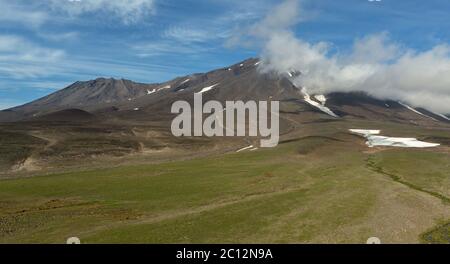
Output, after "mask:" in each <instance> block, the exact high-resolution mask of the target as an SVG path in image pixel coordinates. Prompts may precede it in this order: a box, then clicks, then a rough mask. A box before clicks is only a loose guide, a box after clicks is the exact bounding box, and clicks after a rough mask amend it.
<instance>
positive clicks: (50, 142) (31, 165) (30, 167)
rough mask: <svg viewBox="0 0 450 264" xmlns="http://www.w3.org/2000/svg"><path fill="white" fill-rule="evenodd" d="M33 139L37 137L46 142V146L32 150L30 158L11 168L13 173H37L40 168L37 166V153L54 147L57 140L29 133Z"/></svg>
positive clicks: (40, 134) (37, 133)
mask: <svg viewBox="0 0 450 264" xmlns="http://www.w3.org/2000/svg"><path fill="white" fill-rule="evenodd" d="M29 134H30V135H31V136H33V137H37V138H39V139H42V140H44V141H47V144H46V145H45V147H44V148H43V149H38V150H34V151H33V152H32V153H31V154H30V156H28V157H27V158H26V159H25V160H23V161H22V162H20V163H19V164H17V165H15V166H13V168H12V170H13V171H23V170H25V171H37V170H40V169H41V167H40V166H39V165H38V163H39V154H38V153H39V152H41V151H45V150H47V149H49V148H50V147H52V146H54V145H55V144H56V143H58V140H57V139H55V138H52V137H48V136H47V135H43V134H42V133H41V132H30V133H29Z"/></svg>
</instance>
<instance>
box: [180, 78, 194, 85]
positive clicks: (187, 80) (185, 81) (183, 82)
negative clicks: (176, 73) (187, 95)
mask: <svg viewBox="0 0 450 264" xmlns="http://www.w3.org/2000/svg"><path fill="white" fill-rule="evenodd" d="M190 80H191V79H189V78H188V79H186V80H184V81H182V82H181V83H180V85H182V84H185V83H187V82H189V81H190Z"/></svg>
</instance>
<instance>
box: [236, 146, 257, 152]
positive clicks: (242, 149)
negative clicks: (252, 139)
mask: <svg viewBox="0 0 450 264" xmlns="http://www.w3.org/2000/svg"><path fill="white" fill-rule="evenodd" d="M251 148H253V145H250V146H248V147H245V148H241V149H238V150H236V152H241V151H244V150H247V149H251Z"/></svg>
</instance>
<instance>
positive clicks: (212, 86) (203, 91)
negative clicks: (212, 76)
mask: <svg viewBox="0 0 450 264" xmlns="http://www.w3.org/2000/svg"><path fill="white" fill-rule="evenodd" d="M217 85H219V84H218V83H216V84H214V85H211V86H208V87H205V88H203V89H202V90H201V91H200V92H198V93H196V94H201V93H206V92H207V91H210V90H212V89H213V88H214V87H216V86H217Z"/></svg>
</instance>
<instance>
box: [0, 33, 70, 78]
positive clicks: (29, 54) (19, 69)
mask: <svg viewBox="0 0 450 264" xmlns="http://www.w3.org/2000/svg"><path fill="white" fill-rule="evenodd" d="M64 56H65V52H64V51H63V50H60V49H50V48H45V47H41V46H39V45H37V44H35V43H33V42H30V41H28V40H26V39H24V38H22V37H18V36H14V35H0V73H1V74H2V75H4V76H11V77H13V78H24V77H35V76H41V75H48V74H49V67H50V65H51V64H52V63H56V62H58V61H60V60H61V59H63V57H64Z"/></svg>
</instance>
